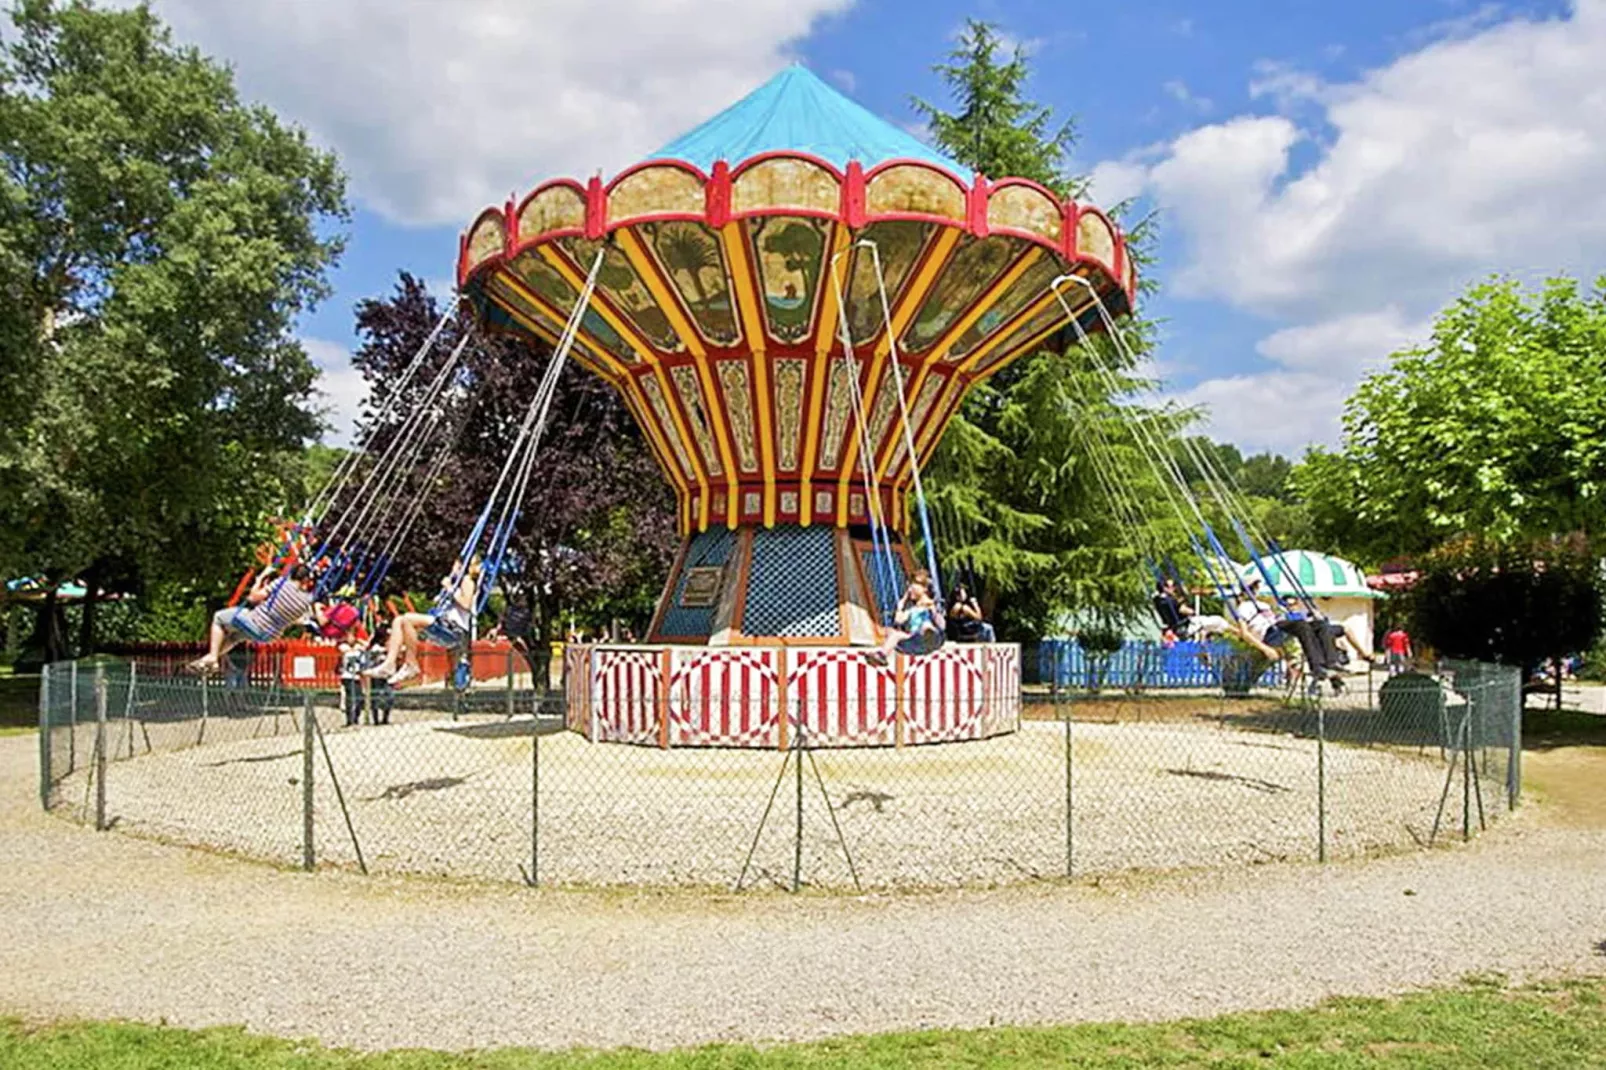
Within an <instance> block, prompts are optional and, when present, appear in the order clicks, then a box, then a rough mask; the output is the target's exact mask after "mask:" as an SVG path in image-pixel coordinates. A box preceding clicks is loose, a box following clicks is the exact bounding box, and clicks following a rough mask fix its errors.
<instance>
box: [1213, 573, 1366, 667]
mask: <svg viewBox="0 0 1606 1070" xmlns="http://www.w3.org/2000/svg"><path fill="white" fill-rule="evenodd" d="M1260 563H1261V565H1263V566H1264V567H1265V569H1266V575H1267V576H1268V577H1270V579H1271V584H1272V586H1273V587H1275V588H1276V589H1277V593H1278V595H1281V596H1287V595H1295V596H1297V595H1299V594H1300V592H1301V588H1303V592H1304V593H1305V594H1308V595H1309V596H1310V597H1311V600H1312V601H1314V602H1315V603H1316V607H1317V608H1318V609H1320V610H1321V611H1322V612H1323V613H1325V614H1326V615H1327V617H1328V618H1329V619H1330V620H1332V621H1333V623H1335V624H1342V625H1344V626H1345V628H1346V629H1348V631H1349V632H1350V634H1352V635H1354V636H1355V637H1356V638H1357V639H1364V640H1365V642H1366V649H1365V650H1363V651H1361V653H1362V654H1363V655H1364V656H1365V657H1367V658H1370V657H1371V656H1372V629H1373V627H1374V607H1375V606H1376V604H1377V601H1378V600H1379V599H1381V598H1384V597H1386V596H1385V595H1384V594H1382V593H1381V592H1379V591H1374V590H1372V588H1370V587H1368V586H1367V585H1366V574H1365V573H1364V572H1362V571H1361V570H1360V569H1359V568H1357V567H1356V566H1355V565H1354V564H1353V563H1352V562H1349V561H1346V560H1344V559H1343V558H1342V557H1334V556H1332V555H1331V554H1322V553H1317V552H1316V551H1314V550H1284V551H1283V552H1282V553H1280V554H1265V555H1263V556H1262V557H1261V559H1260ZM1238 573H1239V575H1241V576H1242V577H1243V578H1244V582H1246V583H1247V582H1248V581H1249V580H1258V579H1260V578H1261V574H1260V569H1259V568H1257V567H1256V566H1255V564H1254V562H1250V563H1249V564H1247V565H1239V566H1238ZM1294 580H1298V584H1297V585H1296V584H1295V583H1294ZM1266 593H1267V594H1268V595H1269V594H1270V592H1266Z"/></svg>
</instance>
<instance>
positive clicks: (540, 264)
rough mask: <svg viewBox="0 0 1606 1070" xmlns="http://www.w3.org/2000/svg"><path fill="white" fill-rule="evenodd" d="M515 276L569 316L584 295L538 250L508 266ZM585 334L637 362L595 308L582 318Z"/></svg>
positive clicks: (610, 325)
mask: <svg viewBox="0 0 1606 1070" xmlns="http://www.w3.org/2000/svg"><path fill="white" fill-rule="evenodd" d="M508 267H509V268H510V269H511V270H512V271H513V273H514V274H515V275H517V276H518V277H519V279H520V280H522V281H523V282H524V284H525V285H526V286H528V287H529V288H530V289H531V290H534V291H535V293H536V294H537V295H538V296H539V297H540V298H541V300H543V301H545V302H546V303H547V304H549V305H551V306H552V307H553V308H555V309H556V310H557V311H558V312H560V313H562V314H563V315H564V316H565V317H567V316H568V315H569V314H570V313H571V312H573V311H574V303H575V301H577V300H578V299H579V297H580V295H579V293H578V291H576V290H575V288H574V287H572V286H570V285H569V282H568V280H567V279H565V278H564V277H563V276H562V275H561V274H559V273H558V269H557V268H555V267H553V266H552V265H551V264H549V263H547V262H546V260H545V259H544V258H542V257H541V255H540V254H539V253H537V252H535V251H534V250H531V251H529V252H525V253H521V254H520V255H519V256H517V257H515V258H514V259H513V261H512V262H511V263H510V264H509V265H508ZM580 329H581V331H582V333H584V334H586V335H589V336H590V337H591V338H592V339H594V340H595V341H596V343H597V344H598V346H599V347H600V348H602V349H606V350H607V351H608V352H609V353H612V354H613V355H614V356H615V357H617V358H619V359H620V360H621V361H623V362H625V363H626V364H634V363H636V361H637V359H638V358H637V356H636V353H635V351H634V350H633V349H631V348H630V345H629V343H627V342H626V341H625V340H624V338H622V337H621V336H620V334H619V332H618V331H616V330H614V329H613V325H612V324H610V323H609V322H608V321H607V320H605V319H603V318H602V317H601V316H600V315H598V313H597V310H596V309H594V308H588V309H586V312H585V315H584V316H582V317H581V318H580Z"/></svg>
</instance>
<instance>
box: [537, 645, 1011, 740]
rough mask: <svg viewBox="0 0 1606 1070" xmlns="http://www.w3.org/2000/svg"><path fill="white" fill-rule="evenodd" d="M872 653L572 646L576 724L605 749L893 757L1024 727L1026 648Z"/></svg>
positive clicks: (571, 702)
mask: <svg viewBox="0 0 1606 1070" xmlns="http://www.w3.org/2000/svg"><path fill="white" fill-rule="evenodd" d="M865 654H866V651H865V650H864V649H863V648H846V647H783V646H739V647H705V646H603V645H598V646H570V647H569V648H568V649H567V650H566V651H565V654H564V660H565V665H564V669H565V673H564V675H565V680H566V687H567V697H568V707H569V726H570V727H571V728H573V729H574V730H576V731H578V732H581V733H583V734H584V735H585V736H586V737H587V738H588V739H590V740H592V741H593V742H598V743H634V744H637V745H644V746H658V747H752V748H772V749H774V748H784V747H788V746H791V745H792V741H793V740H794V739H796V738H797V736H798V734H799V733H801V734H802V737H803V739H804V741H805V742H806V744H807V745H811V746H819V747H886V746H903V745H905V744H909V745H913V744H921V743H951V742H956V741H959V740H970V739H986V738H987V737H989V736H996V735H1000V734H1002V733H1006V732H1013V731H1015V729H1016V728H1017V727H1019V723H1020V647H1018V646H1016V645H1014V644H996V643H989V644H970V643H964V644H960V643H951V644H948V645H947V646H944V647H943V648H942V649H940V650H938V651H936V652H935V653H932V654H927V655H924V656H921V657H907V656H904V655H899V656H898V657H896V658H895V659H894V660H893V661H892V662H891V663H889V664H888V665H886V666H877V665H872V664H871V663H870V662H869V661H868V660H867V659H866V657H865Z"/></svg>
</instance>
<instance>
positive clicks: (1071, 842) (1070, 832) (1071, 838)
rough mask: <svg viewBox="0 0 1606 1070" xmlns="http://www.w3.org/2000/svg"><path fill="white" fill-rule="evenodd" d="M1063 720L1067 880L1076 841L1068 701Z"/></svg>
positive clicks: (1071, 872)
mask: <svg viewBox="0 0 1606 1070" xmlns="http://www.w3.org/2000/svg"><path fill="white" fill-rule="evenodd" d="M1064 720H1065V877H1066V879H1067V880H1068V879H1070V877H1071V876H1072V875H1073V874H1074V873H1075V869H1074V865H1073V863H1074V860H1075V843H1076V838H1075V835H1074V828H1075V825H1074V820H1075V814H1076V808H1075V807H1074V806H1073V805H1072V794H1071V793H1072V787H1071V783H1072V782H1071V768H1072V758H1071V754H1072V751H1071V706H1070V704H1069V703H1066V705H1065V715H1064Z"/></svg>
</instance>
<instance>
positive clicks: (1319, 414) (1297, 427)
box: [1169, 371, 1347, 454]
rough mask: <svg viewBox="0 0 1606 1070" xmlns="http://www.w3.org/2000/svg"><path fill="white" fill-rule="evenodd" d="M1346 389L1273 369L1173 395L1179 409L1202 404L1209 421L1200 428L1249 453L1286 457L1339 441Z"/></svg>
mask: <svg viewBox="0 0 1606 1070" xmlns="http://www.w3.org/2000/svg"><path fill="white" fill-rule="evenodd" d="M1346 394H1347V389H1346V387H1345V386H1344V384H1343V383H1341V382H1339V381H1337V380H1335V379H1333V378H1332V377H1330V376H1327V375H1320V374H1315V373H1311V372H1298V371H1273V372H1264V373H1261V374H1257V375H1234V376H1229V377H1225V378H1220V379H1208V380H1206V381H1204V382H1202V383H1199V384H1198V385H1197V386H1194V387H1191V388H1190V389H1187V390H1183V391H1179V392H1177V393H1175V394H1171V395H1169V400H1172V401H1175V402H1177V403H1178V404H1179V405H1184V406H1192V405H1201V406H1203V407H1204V408H1205V409H1206V410H1207V411H1208V412H1209V417H1208V419H1207V420H1206V421H1205V423H1204V426H1203V427H1202V428H1201V430H1202V431H1203V433H1204V434H1207V435H1209V436H1210V437H1212V438H1214V439H1217V440H1218V441H1221V442H1231V443H1233V444H1234V445H1236V446H1237V447H1238V448H1239V449H1240V450H1242V451H1244V452H1245V453H1259V452H1262V451H1265V450H1270V451H1272V452H1274V453H1284V454H1286V453H1288V452H1289V450H1290V448H1291V447H1292V446H1297V445H1302V444H1304V443H1306V442H1313V441H1314V442H1332V441H1334V440H1336V439H1337V438H1338V432H1339V416H1340V415H1341V413H1342V412H1343V408H1344V398H1345V396H1346Z"/></svg>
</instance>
